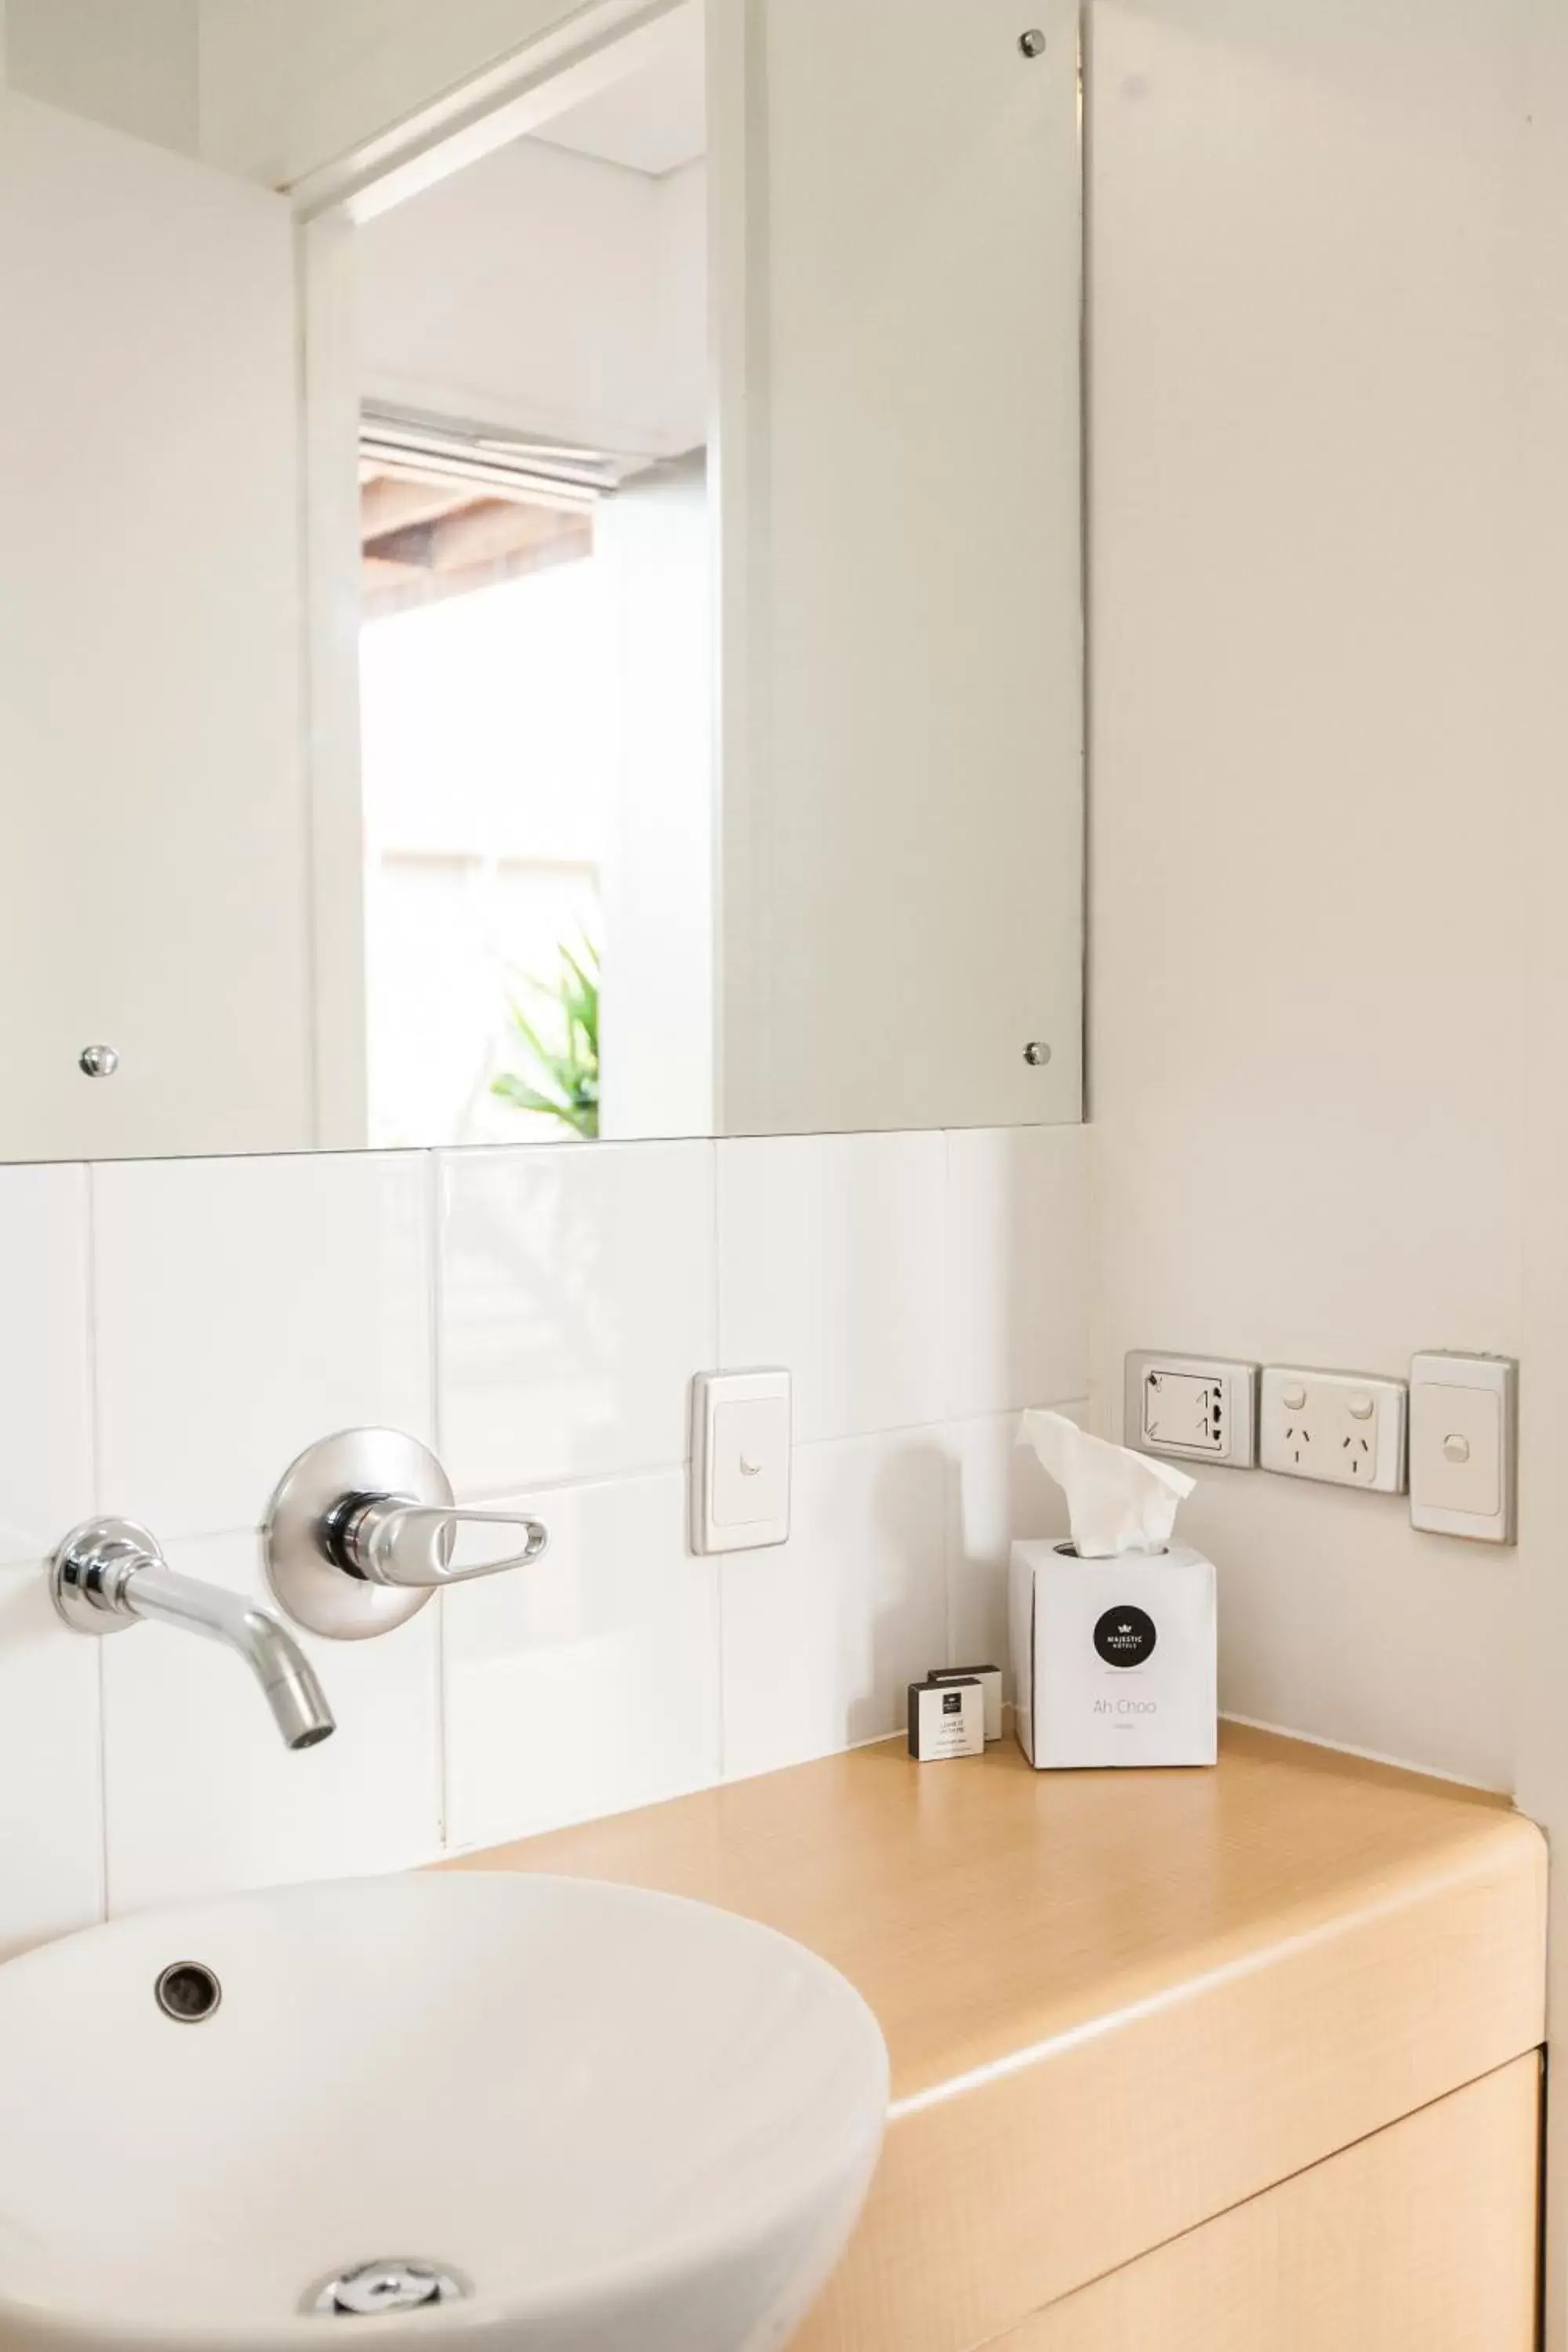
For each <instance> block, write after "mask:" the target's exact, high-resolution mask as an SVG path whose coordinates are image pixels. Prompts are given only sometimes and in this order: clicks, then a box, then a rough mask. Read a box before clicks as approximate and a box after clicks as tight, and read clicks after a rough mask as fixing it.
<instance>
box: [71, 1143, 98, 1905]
mask: <svg viewBox="0 0 1568 2352" xmlns="http://www.w3.org/2000/svg"><path fill="white" fill-rule="evenodd" d="M81 1177H82V1191H81V1213H82V1224H83V1239H84V1244H85V1245H84V1249H83V1270H84V1273H85V1276H86V1283H85V1289H86V1300H85V1304H86V1308H87V1330H86V1333H85V1338H86V1341H87V1382H88V1408H87V1427H88V1463H89V1475H90V1480H91V1486H92V1507H93V1509H94V1510H95V1511H101V1510H102V1508H103V1499H102V1489H101V1486H100V1479H101V1477H102V1475H103V1450H102V1439H101V1433H100V1423H101V1419H102V1409H103V1396H102V1381H101V1378H100V1365H99V1349H98V1238H99V1236H98V1183H97V1179H96V1177H95V1175H94V1172H93V1170H92V1169H91V1168H90V1167H89V1166H88V1165H87V1164H85V1163H84V1164H83V1166H82V1170H81ZM60 1532H61V1534H62V1535H63V1534H64V1532H65V1530H64V1529H63V1528H62V1529H61V1531H60ZM94 1647H95V1648H96V1650H97V1652H98V1655H97V1657H96V1658H95V1659H94V1661H93V1681H94V1683H95V1685H96V1686H97V1691H98V1706H97V1710H96V1730H97V1737H98V1845H99V1853H98V1891H99V1911H100V1916H101V1917H103V1918H105V1919H107V1918H109V1917H110V1902H109V1894H110V1866H109V1723H108V1705H107V1694H106V1692H105V1688H104V1668H105V1665H106V1663H107V1654H108V1650H109V1644H108V1643H107V1642H99V1643H95V1644H94Z"/></svg>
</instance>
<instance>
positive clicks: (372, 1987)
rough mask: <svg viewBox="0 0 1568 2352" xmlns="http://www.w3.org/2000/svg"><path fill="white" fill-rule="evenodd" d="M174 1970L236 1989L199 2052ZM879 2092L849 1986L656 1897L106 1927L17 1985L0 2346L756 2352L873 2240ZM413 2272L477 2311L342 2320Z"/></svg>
mask: <svg viewBox="0 0 1568 2352" xmlns="http://www.w3.org/2000/svg"><path fill="white" fill-rule="evenodd" d="M176 1961H194V1962H198V1963H201V1964H202V1965H203V1966H204V1967H205V1968H206V1969H211V1970H212V1971H213V1972H214V1974H215V1975H216V1979H218V1981H219V1983H220V1985H221V1989H222V1998H221V2001H220V2004H219V2006H218V2007H217V2008H216V2010H215V2011H213V2012H212V2013H211V2014H210V2015H209V2016H207V2017H206V2018H205V2020H204V2021H201V2022H196V2023H192V2022H176V2021H174V2020H172V2019H171V2018H170V2017H168V2016H166V2015H165V2014H164V2013H163V2010H162V2009H161V2008H160V2006H159V2002H158V2000H157V1998H156V1993H155V1987H156V1985H157V1982H158V1979H159V1978H160V1975H161V1974H162V1972H163V1970H164V1969H166V1968H167V1967H168V1966H169V1965H170V1964H171V1963H172V1962H176ZM188 1982H189V1980H187V1989H188ZM887 2090H888V2077H887V2054H886V2052H885V2050H884V2047H883V2043H882V2038H881V2035H880V2033H879V2031H878V2028H877V2024H876V2021H875V2020H874V2019H873V2017H872V2015H871V2012H870V2011H869V2010H868V2008H867V2007H866V2005H865V2003H864V2002H863V2001H862V2000H861V1999H860V1997H859V1995H858V1993H857V1992H855V1991H854V1990H853V1989H852V1988H851V1987H850V1986H849V1985H848V1984H847V1983H846V1982H845V1980H844V1979H843V1978H842V1977H840V1976H839V1975H838V1974H837V1972H836V1971H835V1970H834V1969H830V1968H829V1967H828V1966H827V1965H826V1962H825V1961H822V1960H819V1959H818V1958H816V1956H815V1955H814V1954H812V1953H810V1952H807V1951H805V1950H804V1949H803V1948H801V1947H800V1946H799V1945H797V1944H793V1943H790V1942H789V1941H787V1940H786V1938H784V1937H782V1936H776V1935H774V1934H773V1933H772V1932H771V1931H770V1930H769V1929H767V1928H765V1927H756V1926H754V1925H753V1924H752V1922H750V1921H748V1920H744V1919H739V1918H735V1917H732V1916H731V1915H730V1914H729V1913H728V1912H724V1911H717V1910H713V1909H710V1907H709V1906H706V1905H704V1904H698V1903H685V1902H680V1901H678V1900H676V1899H675V1898H674V1897H672V1896H668V1895H649V1894H644V1893H641V1892H638V1891H637V1890H636V1889H634V1888H630V1887H621V1886H611V1885H598V1884H595V1883H594V1882H592V1881H589V1880H579V1879H563V1878H538V1877H532V1876H529V1875H526V1874H524V1875H518V1876H512V1875H506V1874H479V1873H475V1874H458V1873H448V1874H442V1875H439V1876H430V1877H426V1876H419V1877H410V1878H389V1879H360V1880H351V1881H347V1882H343V1883H341V1884H334V1885H322V1886H306V1887H291V1888H288V1889H285V1890H284V1891H282V1892H280V1893H273V1894H267V1895H249V1896H243V1897H240V1898H238V1899H237V1900H234V1901H230V1902H225V1903H217V1904H214V1905H211V1906H206V1907H204V1908H201V1909H192V1910H186V1911H172V1912H162V1913H153V1914H149V1915H148V1916H144V1917H141V1918H135V1919H128V1920H123V1921H121V1922H118V1923H117V1924H116V1925H114V1926H112V1927H95V1928H93V1929H91V1930H89V1932H88V1933H87V1934H85V1935H80V1936H72V1937H68V1938H67V1939H66V1940H65V1941H64V1942H62V1943H58V1944H53V1945H50V1946H47V1947H46V1948H44V1949H42V1950H40V1951H37V1952H32V1953H29V1954H27V1955H26V1957H25V1958H21V1959H18V1960H14V1961H12V1962H11V1963H10V1964H9V1965H8V1966H7V1967H5V1968H4V1969H0V2347H5V2352H15V2347H27V2352H33V2347H50V2352H64V2347H71V2352H77V2347H89V2346H90V2347H137V2352H153V2347H158V2352H195V2347H203V2352H252V2347H254V2352H274V2347H277V2352H282V2347H289V2352H296V2347H306V2346H310V2345H321V2344H322V2343H336V2344H338V2345H339V2346H340V2347H343V2346H347V2345H351V2344H353V2342H354V2341H355V2340H356V2332H357V2336H363V2337H364V2338H365V2339H366V2340H367V2341H370V2342H375V2341H381V2340H386V2341H388V2342H390V2341H392V2340H394V2339H396V2340H398V2341H402V2340H404V2339H406V2340H407V2341H408V2342H409V2343H410V2344H414V2343H416V2342H418V2343H420V2344H423V2345H426V2346H429V2347H445V2346H447V2345H453V2346H457V2345H464V2346H468V2345H473V2346H476V2347H497V2348H498V2352H500V2347H511V2346H513V2345H517V2346H527V2347H529V2352H558V2347H559V2352H568V2347H570V2352H578V2347H582V2352H762V2347H766V2346H770V2345H773V2344H775V2343H777V2342H778V2341H779V2340H780V2339H781V2338H782V2337H783V2336H784V2335H785V2334H786V2333H787V2332H788V2331H789V2329H790V2328H791V2327H792V2326H794V2325H795V2321H796V2320H797V2319H798V2318H799V2317H800V2316H801V2315H802V2314H803V2312H804V2311H805V2308H806V2305H808V2304H809V2302H810V2300H811V2298H812V2297H813V2295H814V2294H816V2290H817V2288H818V2287H819V2286H820V2285H821V2284H822V2283H823V2280H824V2279H825V2278H826V2274H827V2272H828V2270H829V2269H830V2268H831V2266H832V2264H833V2263H834V2261H835V2260H836V2259H837V2254H838V2252H839V2251H840V2250H841V2248H842V2246H843V2244H844V2242H845V2241H846V2239H847V2236H848V2234H849V2231H850V2229H851V2228H852V2226H853V2224H854V2221H855V2218H856V2215H857V2213H858V2210H859V2207H860V2203H861V2200H862V2198H863V2196H864V2194H865V2190H866V2188H867V2184H868V2181H869V2179H870V2175H871V2170H872V2168H873V2166H874V2164H875V2162H876V2158H877V2152H878V2149H879V2145H880V2142H881V2136H882V2127H883V2121H884V2117H885V2114H886V2109H887ZM388 2258H395V2259H401V2260H410V2259H412V2260H414V2261H417V2262H423V2263H429V2264H431V2265H432V2266H433V2267H434V2268H435V2269H436V2270H437V2271H438V2272H445V2273H449V2274H450V2275H451V2277H452V2278H453V2280H454V2281H455V2283H456V2284H458V2285H459V2286H460V2287H461V2289H462V2294H461V2296H460V2299H455V2300H450V2301H447V2302H443V2303H441V2304H440V2305H427V2306H426V2307H424V2308H420V2309H404V2308H395V2309H390V2310H389V2309H388V2308H386V2306H385V2303H384V2296H385V2295H386V2294H387V2293H388V2292H389V2291H390V2290H389V2289H387V2288H386V2286H385V2285H384V2284H378V2277H377V2275H374V2274H373V2275H371V2276H369V2277H367V2278H366V2279H364V2280H363V2281H362V2283H361V2284H360V2286H359V2287H358V2288H357V2289H351V2290H349V2291H348V2292H349V2293H350V2294H358V2297H359V2299H360V2300H361V2301H368V2303H369V2305H370V2306H371V2310H370V2315H365V2316H353V2315H349V2316H345V2315H341V2314H337V2313H333V2312H330V2311H326V2312H323V2311H319V2310H317V2309H316V2308H315V2305H316V2304H317V2301H318V2297H319V2296H320V2295H321V2292H322V2291H323V2289H325V2288H327V2286H328V2283H329V2282H330V2281H333V2280H336V2279H337V2278H338V2277H339V2276H340V2275H341V2274H342V2273H348V2272H351V2271H353V2270H355V2269H356V2268H357V2267H358V2266H360V2265H363V2264H366V2263H382V2262H384V2261H385V2260H387V2259H388ZM410 2291H415V2290H413V2289H411V2290H410Z"/></svg>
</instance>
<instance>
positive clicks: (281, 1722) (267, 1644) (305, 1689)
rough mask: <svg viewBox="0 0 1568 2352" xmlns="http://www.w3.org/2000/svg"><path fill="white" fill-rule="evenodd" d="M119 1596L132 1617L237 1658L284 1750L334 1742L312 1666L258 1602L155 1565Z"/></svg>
mask: <svg viewBox="0 0 1568 2352" xmlns="http://www.w3.org/2000/svg"><path fill="white" fill-rule="evenodd" d="M121 1594H122V1600H123V1605H124V1607H125V1608H127V1609H128V1610H129V1611H130V1612H131V1614H132V1616H133V1617H141V1618H143V1619H146V1620H149V1621H151V1622H154V1623H158V1624H163V1625H183V1626H184V1628H185V1630H186V1632H187V1633H205V1635H206V1637H207V1639H208V1640H209V1641H212V1642H221V1643H223V1644H224V1646H225V1648H226V1649H230V1650H233V1651H234V1652H235V1653H236V1654H237V1655H238V1656H239V1657H242V1658H243V1659H244V1660H245V1663H246V1664H247V1666H248V1667H249V1668H250V1671H251V1673H252V1674H253V1675H255V1676H256V1679H257V1681H258V1683H259V1684H260V1685H261V1696H262V1697H263V1698H264V1699H265V1700H266V1701H267V1704H268V1706H269V1707H270V1708H271V1710H272V1720H273V1721H274V1723H276V1725H277V1726H278V1728H279V1731H280V1732H281V1733H282V1735H283V1739H284V1743H285V1745H286V1746H288V1747H289V1748H314V1747H316V1746H317V1745H318V1743H319V1742H320V1741H321V1740H323V1739H330V1738H331V1735H332V1733H333V1732H334V1731H335V1730H336V1728H337V1726H336V1723H335V1721H334V1719H333V1717H332V1710H331V1707H330V1706H328V1705H327V1700H326V1694H325V1693H324V1692H323V1690H322V1688H321V1684H320V1683H319V1682H318V1681H317V1680H316V1675H315V1670H314V1668H313V1667H312V1666H311V1664H310V1660H309V1658H307V1657H306V1655H305V1653H304V1652H303V1650H301V1648H300V1644H299V1643H298V1642H296V1640H295V1639H294V1636H293V1634H292V1633H289V1629H288V1627H287V1626H286V1625H285V1624H284V1623H283V1622H282V1620H281V1618H278V1617H274V1615H273V1614H272V1612H271V1611H270V1610H269V1609H263V1608H262V1606H261V1604H260V1602H259V1601H247V1600H246V1598H245V1597H244V1595H243V1594H242V1593H238V1592H226V1591H224V1589H223V1587H222V1586H221V1585H216V1584H203V1583H202V1582H201V1581H200V1580H198V1579H197V1578H195V1577H194V1576H180V1575H177V1574H176V1573H175V1571H174V1570H173V1569H172V1568H164V1567H163V1565H162V1564H161V1563H160V1562H158V1561H154V1560H148V1561H146V1562H145V1563H144V1564H143V1565H142V1566H140V1567H137V1568H134V1569H132V1571H131V1573H130V1575H129V1576H127V1577H126V1579H125V1580H124V1583H123V1585H122V1586H121Z"/></svg>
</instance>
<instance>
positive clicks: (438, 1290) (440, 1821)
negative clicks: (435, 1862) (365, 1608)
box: [424, 1151, 451, 1853]
mask: <svg viewBox="0 0 1568 2352" xmlns="http://www.w3.org/2000/svg"><path fill="white" fill-rule="evenodd" d="M442 1172H443V1171H442V1160H441V1154H440V1153H439V1152H438V1151H427V1152H426V1154H425V1188H424V1190H425V1316H426V1327H425V1348H426V1370H427V1372H428V1375H429V1381H430V1436H431V1440H432V1446H433V1451H434V1453H435V1455H436V1458H437V1461H438V1462H440V1461H444V1460H445V1454H444V1452H443V1448H444V1445H445V1443H446V1434H447V1433H446V1430H445V1427H444V1426H443V1414H442V1410H441V1402H442V1385H441V1376H442V1368H443V1349H442V1341H441V1334H442V1328H443V1326H444V1323H445V1320H446V1312H445V1310H446V1298H447V1288H446V1255H447V1254H446V1248H445V1231H444V1223H443V1218H442V1192H441V1178H442ZM431 1648H432V1650H433V1651H434V1653H435V1665H436V1710H435V1712H436V1843H437V1850H438V1851H439V1852H440V1853H446V1851H447V1823H448V1822H449V1820H450V1818H451V1803H450V1796H451V1791H450V1786H449V1784H450V1780H451V1767H450V1762H449V1759H448V1757H447V1595H446V1594H445V1593H444V1592H438V1593H437V1595H436V1633H435V1638H434V1640H433V1642H432V1643H431Z"/></svg>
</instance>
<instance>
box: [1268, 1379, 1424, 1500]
mask: <svg viewBox="0 0 1568 2352" xmlns="http://www.w3.org/2000/svg"><path fill="white" fill-rule="evenodd" d="M1258 1463H1259V1465H1260V1466H1261V1467H1262V1468H1263V1469H1265V1470H1277V1471H1279V1473H1280V1474H1281V1475H1283V1476H1285V1477H1287V1478H1316V1479H1319V1480H1321V1482H1322V1483H1323V1484H1325V1485H1327V1486H1361V1487H1364V1488H1365V1489H1366V1490H1367V1491H1368V1492H1369V1493H1371V1494H1376V1495H1398V1494H1403V1492H1404V1490H1405V1383H1404V1381H1387V1380H1380V1379H1379V1378H1378V1377H1377V1376H1376V1375H1375V1374H1373V1373H1366V1372H1321V1371H1312V1370H1308V1369H1306V1368H1304V1367H1302V1366H1300V1365H1295V1364H1266V1365H1265V1366H1264V1368H1263V1380H1262V1383H1261V1387H1260V1390H1259V1394H1258Z"/></svg>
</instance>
